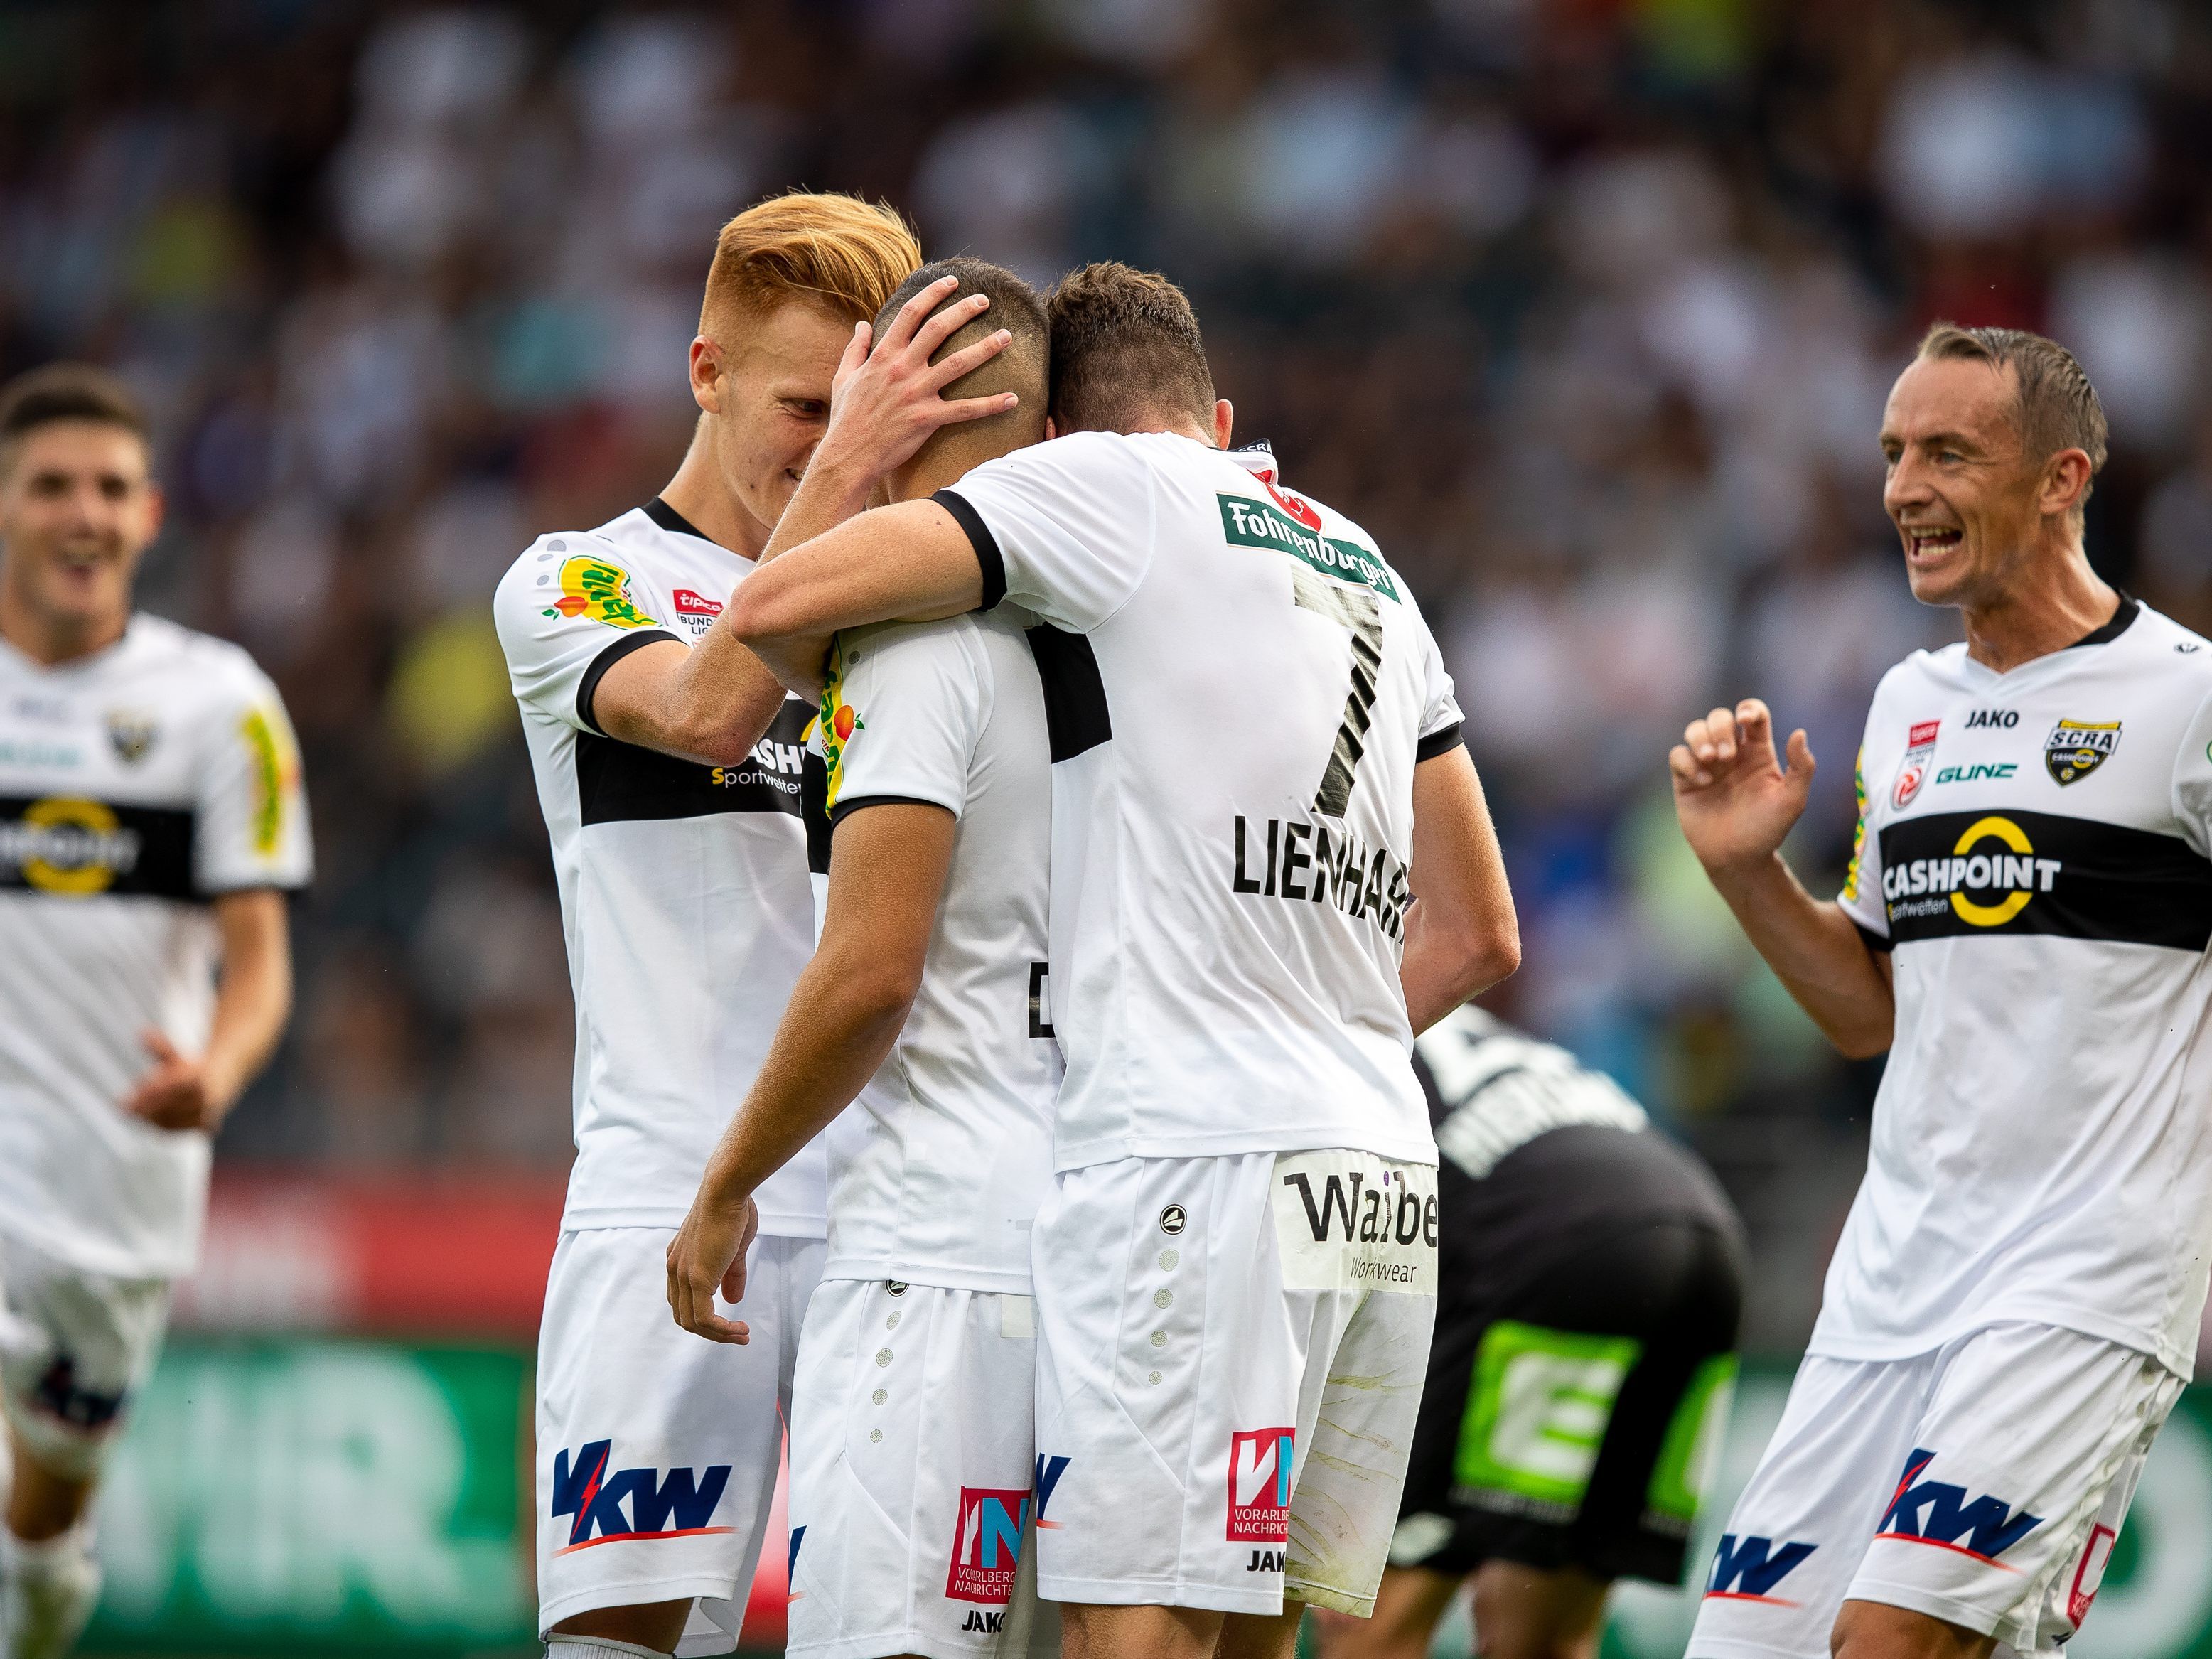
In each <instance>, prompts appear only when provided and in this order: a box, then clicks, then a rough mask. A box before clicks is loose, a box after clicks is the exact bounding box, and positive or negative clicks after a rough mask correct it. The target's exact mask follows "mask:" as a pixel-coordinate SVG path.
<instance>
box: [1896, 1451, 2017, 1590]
mask: <svg viewBox="0 0 2212 1659" xmlns="http://www.w3.org/2000/svg"><path fill="white" fill-rule="evenodd" d="M1935 1461H1936V1454H1935V1453H1934V1452H1932V1451H1929V1450H1926V1449H1924V1448H1919V1447H1916V1448H1915V1449H1913V1451H1912V1454H1911V1455H1910V1456H1908V1457H1907V1458H1906V1459H1905V1473H1904V1474H1903V1475H1902V1476H1901V1477H1900V1478H1899V1480H1898V1483H1897V1491H1896V1492H1894V1493H1893V1495H1892V1496H1891V1498H1890V1500H1889V1508H1888V1509H1887V1510H1884V1511H1883V1512H1882V1517H1881V1525H1880V1526H1879V1527H1877V1528H1875V1534H1874V1535H1875V1537H1876V1538H1893V1539H1896V1540H1898V1541H1900V1542H1903V1543H1907V1544H1936V1545H1939V1546H1941V1547H1943V1548H1945V1549H1952V1550H1957V1551H1958V1552H1960V1553H1961V1554H1964V1555H1971V1556H1972V1557H1974V1558H1975V1559H1977V1560H1980V1561H1987V1562H1989V1563H1990V1565H1993V1566H2002V1565H2003V1563H2002V1562H2000V1561H1999V1560H1998V1559H1997V1557H1999V1556H2000V1555H2002V1554H2003V1553H2005V1552H2006V1551H2007V1550H2008V1549H2010V1548H2011V1547H2013V1546H2014V1545H2015V1544H2017V1543H2018V1542H2020V1541H2021V1539H2023V1538H2025V1537H2027V1535H2028V1534H2030V1533H2032V1532H2033V1531H2034V1530H2035V1529H2036V1528H2038V1527H2039V1526H2041V1525H2042V1524H2043V1517H2042V1516H2039V1515H2030V1514H2028V1513H2027V1510H2014V1509H2013V1507H2012V1506H2011V1505H2010V1504H2007V1503H2006V1502H2005V1501H2004V1500H2003V1499H2002V1498H1993V1497H1991V1496H1990V1495H1989V1494H1988V1493H1986V1492H1984V1494H1983V1495H1982V1496H1981V1497H1979V1498H1975V1499H1974V1500H1973V1501H1972V1503H1969V1502H1967V1501H1966V1488H1965V1487H1964V1486H1953V1485H1951V1484H1950V1483H1949V1482H1948V1481H1943V1480H1922V1479H1921V1478H1920V1476H1921V1473H1922V1472H1923V1470H1925V1469H1926V1468H1927V1467H1928V1466H1929V1464H1930V1463H1932V1462H1935ZM1961 1539H1963V1540H1965V1542H1963V1543H1961V1542H1960V1540H1961Z"/></svg>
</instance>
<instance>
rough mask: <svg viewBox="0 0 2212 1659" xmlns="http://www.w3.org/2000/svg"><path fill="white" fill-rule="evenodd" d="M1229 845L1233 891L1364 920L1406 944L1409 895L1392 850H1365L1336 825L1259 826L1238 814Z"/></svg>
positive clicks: (1275, 823) (1277, 820) (1269, 823)
mask: <svg viewBox="0 0 2212 1659" xmlns="http://www.w3.org/2000/svg"><path fill="white" fill-rule="evenodd" d="M1232 840H1233V842H1234V857H1233V862H1234V869H1235V873H1234V874H1233V875H1232V876H1231V878H1230V883H1229V887H1230V890H1231V892H1234V893H1250V894H1253V895H1255V896H1258V897H1261V898H1274V899H1282V900H1285V901H1286V902H1289V903H1292V904H1331V905H1334V906H1335V907H1336V908H1338V909H1340V910H1341V911H1343V912H1344V914H1345V915H1347V916H1351V917H1353V918H1355V919H1358V918H1361V917H1364V918H1365V919H1366V920H1368V921H1371V922H1373V923H1374V924H1375V925H1376V927H1380V928H1381V929H1382V930H1383V932H1384V933H1388V934H1389V936H1390V937H1391V938H1392V939H1404V938H1405V936H1406V907H1407V905H1408V904H1409V903H1411V902H1413V891H1412V890H1411V888H1410V887H1409V886H1408V885H1407V881H1406V866H1404V865H1402V864H1401V863H1399V862H1398V860H1397V859H1396V858H1395V857H1394V856H1393V855H1392V854H1391V852H1390V849H1389V848H1387V847H1376V848H1369V847H1368V846H1367V845H1366V844H1365V843H1364V842H1362V841H1361V840H1360V839H1359V837H1358V836H1355V835H1353V834H1352V831H1351V830H1349V829H1345V828H1343V827H1342V826H1340V825H1333V824H1330V823H1325V822H1324V823H1299V822H1297V820H1295V819H1293V820H1291V821H1290V822H1287V823H1285V821H1284V820H1282V819H1280V818H1269V819H1267V822H1266V823H1265V824H1264V825H1262V824H1258V823H1249V822H1248V821H1247V820H1246V819H1245V818H1244V817H1243V816H1242V815H1241V814H1240V815H1239V816H1238V817H1237V821H1236V827H1235V829H1234V831H1233V832H1232Z"/></svg>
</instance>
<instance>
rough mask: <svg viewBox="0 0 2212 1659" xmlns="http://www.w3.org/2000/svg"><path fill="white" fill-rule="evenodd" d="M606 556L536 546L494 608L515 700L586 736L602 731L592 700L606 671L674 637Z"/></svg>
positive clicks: (575, 540) (566, 544) (587, 546)
mask: <svg viewBox="0 0 2212 1659" xmlns="http://www.w3.org/2000/svg"><path fill="white" fill-rule="evenodd" d="M606 553H607V550H606V549H605V547H603V546H601V545H599V544H597V543H596V542H593V541H592V540H591V539H589V538H585V537H581V536H574V535H571V536H566V537H552V538H548V539H546V540H544V541H541V542H539V543H538V544H536V545H535V546H533V547H532V549H531V550H529V551H528V552H526V553H525V554H524V555H523V556H522V557H521V558H520V559H519V560H517V561H516V562H515V563H514V566H513V568H512V569H510V570H509V571H508V572H507V575H506V577H505V579H504V580H501V583H500V585H499V591H498V592H497V593H496V595H495V597H494V599H493V601H492V614H493V617H494V620H495V622H496V623H498V626H499V642H500V646H501V648H502V649H503V650H504V651H505V652H506V653H507V678H508V682H509V683H510V684H512V685H513V688H514V700H515V701H516V702H519V703H520V704H521V705H522V706H523V707H524V708H532V709H535V710H537V711H538V713H540V714H545V715H548V716H550V718H552V719H554V720H561V721H563V722H565V723H566V724H568V725H570V726H576V727H578V728H580V730H583V731H586V732H598V731H599V726H598V725H597V724H596V723H595V722H594V720H592V694H593V693H594V692H595V691H597V690H599V680H600V678H601V677H602V676H603V675H605V672H606V671H607V670H609V669H610V668H612V667H613V666H614V665H616V664H617V663H618V662H620V661H621V660H622V659H623V658H624V657H626V656H628V655H629V653H631V652H633V651H635V650H638V649H640V648H641V647H645V646H648V645H653V644H656V643H658V642H659V641H662V640H672V639H674V638H675V637H676V635H674V634H673V633H672V632H671V631H670V630H669V629H665V628H663V627H662V626H661V625H660V619H659V617H657V616H654V615H653V614H650V612H649V611H648V609H647V607H648V605H650V604H651V598H650V596H649V595H647V593H645V592H643V591H642V590H641V586H640V584H639V582H638V580H637V579H636V578H635V576H634V575H633V574H632V573H631V572H630V571H629V568H626V567H625V566H624V565H623V564H622V563H621V562H618V561H617V560H615V559H613V558H611V557H607V556H605V554H606Z"/></svg>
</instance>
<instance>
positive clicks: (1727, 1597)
mask: <svg viewBox="0 0 2212 1659" xmlns="http://www.w3.org/2000/svg"><path fill="white" fill-rule="evenodd" d="M1819 1547H1820V1546H1818V1545H1817V1544H1800V1543H1787V1544H1784V1545H1783V1547H1781V1548H1780V1549H1777V1548H1775V1547H1774V1541H1773V1540H1772V1539H1771V1538H1743V1539H1739V1538H1738V1537H1737V1536H1736V1535H1735V1534H1734V1533H1732V1532H1729V1533H1723V1534H1721V1544H1720V1547H1719V1548H1718V1549H1717V1550H1716V1551H1714V1553H1713V1571H1712V1576H1711V1577H1709V1578H1707V1579H1706V1580H1705V1595H1706V1597H1707V1598H1708V1599H1711V1598H1712V1597H1716V1596H1717V1597H1719V1598H1720V1599H1721V1600H1723V1601H1765V1602H1766V1603H1767V1604H1768V1605H1770V1606H1772V1607H1796V1605H1797V1603H1796V1602H1795V1601H1789V1600H1787V1599H1786V1598H1784V1597H1783V1596H1779V1595H1776V1594H1775V1593H1774V1590H1775V1587H1776V1586H1777V1585H1778V1584H1779V1583H1781V1582H1782V1581H1783V1580H1784V1579H1785V1578H1787V1577H1789V1576H1790V1574H1791V1573H1793V1572H1795V1571H1796V1570H1797V1568H1798V1567H1799V1566H1800V1565H1802V1564H1803V1562H1804V1559H1805V1558H1806V1557H1807V1556H1808V1555H1810V1554H1812V1553H1813V1552H1814V1550H1815V1549H1818V1548H1819Z"/></svg>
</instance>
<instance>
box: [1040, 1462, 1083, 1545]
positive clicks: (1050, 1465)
mask: <svg viewBox="0 0 2212 1659" xmlns="http://www.w3.org/2000/svg"><path fill="white" fill-rule="evenodd" d="M1073 1461H1074V1460H1073V1459H1072V1458H1066V1457H1049V1456H1047V1455H1045V1454H1044V1453H1042V1452H1039V1453H1038V1454H1037V1460H1036V1523H1037V1528H1038V1530H1039V1531H1043V1530H1044V1529H1046V1528H1051V1527H1058V1526H1062V1525H1065V1524H1066V1523H1065V1522H1059V1521H1048V1520H1046V1519H1045V1511H1046V1510H1048V1509H1050V1508H1051V1507H1052V1494H1053V1492H1054V1488H1056V1487H1057V1486H1059V1485H1060V1476H1062V1475H1063V1474H1066V1473H1067V1466H1068V1464H1069V1463H1070V1462H1073Z"/></svg>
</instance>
